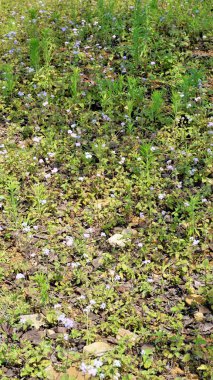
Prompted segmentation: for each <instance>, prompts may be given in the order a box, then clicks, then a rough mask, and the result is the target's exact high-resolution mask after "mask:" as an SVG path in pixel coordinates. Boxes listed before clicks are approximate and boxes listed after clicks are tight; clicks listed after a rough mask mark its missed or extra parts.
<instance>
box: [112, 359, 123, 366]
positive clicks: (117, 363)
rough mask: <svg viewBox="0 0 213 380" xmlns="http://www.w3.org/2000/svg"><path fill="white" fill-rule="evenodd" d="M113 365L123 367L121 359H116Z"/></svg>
mask: <svg viewBox="0 0 213 380" xmlns="http://www.w3.org/2000/svg"><path fill="white" fill-rule="evenodd" d="M113 366H114V367H121V362H120V360H114V362H113Z"/></svg>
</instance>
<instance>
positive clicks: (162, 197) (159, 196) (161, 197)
mask: <svg viewBox="0 0 213 380" xmlns="http://www.w3.org/2000/svg"><path fill="white" fill-rule="evenodd" d="M165 196H166V194H164V193H162V194H159V195H158V199H160V200H162V199H164V198H165Z"/></svg>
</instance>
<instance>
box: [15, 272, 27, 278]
mask: <svg viewBox="0 0 213 380" xmlns="http://www.w3.org/2000/svg"><path fill="white" fill-rule="evenodd" d="M22 278H25V275H24V274H23V273H17V275H16V280H21V279H22Z"/></svg>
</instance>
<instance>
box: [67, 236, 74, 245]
mask: <svg viewBox="0 0 213 380" xmlns="http://www.w3.org/2000/svg"><path fill="white" fill-rule="evenodd" d="M65 244H66V245H67V247H72V246H73V244H74V239H73V237H72V236H66V243H65Z"/></svg>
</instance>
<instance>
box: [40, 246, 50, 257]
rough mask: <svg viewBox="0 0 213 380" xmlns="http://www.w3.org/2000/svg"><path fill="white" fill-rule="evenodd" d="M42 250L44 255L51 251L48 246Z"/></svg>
mask: <svg viewBox="0 0 213 380" xmlns="http://www.w3.org/2000/svg"><path fill="white" fill-rule="evenodd" d="M42 252H43V254H44V255H46V256H48V255H49V253H50V250H49V249H48V248H44V249H43V251H42Z"/></svg>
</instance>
